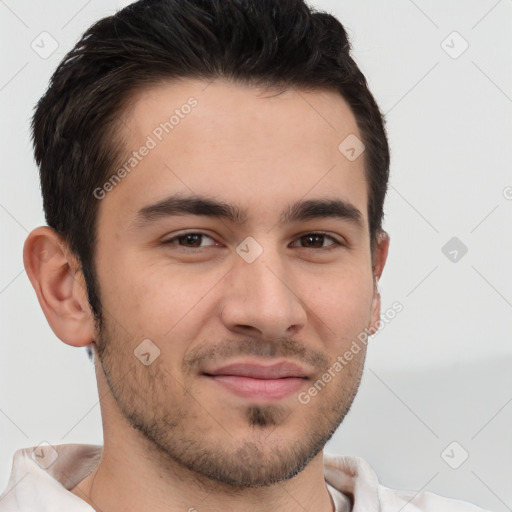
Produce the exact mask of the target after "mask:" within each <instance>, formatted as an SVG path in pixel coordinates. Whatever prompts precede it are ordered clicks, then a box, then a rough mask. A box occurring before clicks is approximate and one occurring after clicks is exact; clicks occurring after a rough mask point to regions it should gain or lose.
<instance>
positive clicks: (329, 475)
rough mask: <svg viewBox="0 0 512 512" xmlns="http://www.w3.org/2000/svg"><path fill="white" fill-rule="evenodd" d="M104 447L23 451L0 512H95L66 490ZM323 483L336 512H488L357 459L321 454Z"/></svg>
mask: <svg viewBox="0 0 512 512" xmlns="http://www.w3.org/2000/svg"><path fill="white" fill-rule="evenodd" d="M101 451H102V446H99V445H90V444H61V445H55V446H53V447H52V446H50V445H47V446H46V447H44V448H42V447H41V446H39V447H35V446H34V447H30V448H21V449H19V450H17V451H16V452H15V453H14V457H13V463H12V471H11V475H10V477H9V482H8V484H7V488H6V490H5V491H4V493H3V494H2V495H1V496H0V512H60V511H65V512H94V509H93V508H92V507H91V506H90V505H89V504H87V503H86V502H85V501H83V500H82V499H80V498H79V497H78V496H75V495H74V494H73V493H72V492H70V489H73V488H74V487H75V485H77V484H78V483H79V482H81V481H82V480H83V479H84V478H85V477H86V476H87V475H89V474H90V473H91V472H92V471H93V470H94V468H95V467H96V466H97V465H98V463H99V461H100V457H101ZM324 478H325V482H326V484H327V489H328V490H329V492H330V493H331V496H332V498H333V502H334V504H335V507H336V508H335V512H398V511H400V512H486V511H484V510H483V509H481V508H478V507H476V506H474V505H471V504H470V503H466V502H464V501H459V500H454V499H450V498H444V497H441V496H438V495H436V494H433V493H430V492H415V491H398V490H394V489H390V488H388V487H384V486H383V485H381V484H379V482H378V479H377V475H376V474H375V472H374V471H373V469H372V468H371V467H370V465H369V464H368V463H367V462H366V461H365V460H364V459H362V458H360V457H353V456H340V455H333V454H327V453H324Z"/></svg>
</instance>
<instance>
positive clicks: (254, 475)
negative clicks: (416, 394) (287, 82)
mask: <svg viewBox="0 0 512 512" xmlns="http://www.w3.org/2000/svg"><path fill="white" fill-rule="evenodd" d="M191 96H193V97H194V98H196V99H197V101H198V105H197V107H195V108H194V109H193V110H192V112H191V113H190V114H189V115H187V116H186V117H185V118H184V119H182V120H180V123H179V124H178V125H177V126H175V128H174V129H173V131H172V132H171V133H169V134H167V135H165V136H164V137H163V139H162V141H161V142H159V143H158V145H157V146H156V147H155V148H154V149H152V150H151V151H150V152H149V154H148V155H147V156H145V157H144V159H143V160H142V161H141V162H140V163H139V164H138V165H137V167H136V168H134V169H133V170H132V171H131V172H130V174H129V175H127V176H126V177H125V178H124V179H123V180H122V181H121V183H119V184H118V185H117V186H116V187H114V188H113V189H112V190H111V191H109V192H108V193H107V194H106V196H105V197H104V199H101V200H100V204H99V212H98V246H97V252H96V254H95V262H96V270H97V276H98V281H99V288H100V296H101V301H102V307H103V315H104V322H105V328H104V330H103V332H101V333H97V332H95V328H94V319H93V316H92V313H91V311H90V309H89V305H88V302H87V296H86V292H85V288H84V281H83V275H82V274H81V272H80V268H79V265H78V263H77V261H76V259H75V258H74V256H73V255H72V254H70V252H69V250H68V249H67V247H66V245H65V244H64V243H63V242H62V240H61V239H60V238H59V236H58V235H57V234H56V233H55V232H53V230H51V229H50V228H48V227H45V226H42V227H39V228H37V229H35V230H34V231H32V232H31V233H30V235H29V236H28V238H27V240H26V242H25V248H24V261H25V266H26V269H27V274H28V276H29V278H30V280H31V282H32V284H33V286H34V288H35V291H36V293H37V296H38V299H39V302H40V304H41V307H42V309H43V311H44V313H45V315H46V318H47V319H48V322H49V324H50V326H51V328H52V329H53V331H54V332H55V334H56V335H57V336H58V337H59V338H60V339H61V340H62V341H63V342H65V343H67V344H69V345H72V346H77V347H83V346H86V345H89V344H91V343H93V346H94V348H95V351H96V352H97V353H96V354H95V357H96V364H95V367H96V376H97V381H98V391H99V396H100V404H101V413H102V421H103V429H104V448H103V452H102V457H101V460H100V463H99V465H98V466H97V467H96V469H95V470H94V471H93V472H92V473H91V474H90V475H89V476H88V477H86V478H85V480H83V481H82V482H76V486H75V488H74V489H73V490H72V492H73V493H74V494H75V495H76V496H78V497H80V498H81V499H83V500H85V501H87V502H88V503H89V504H90V505H92V506H93V507H94V508H95V509H96V510H109V511H111V512H115V511H121V510H123V511H135V510H141V509H144V510H153V511H160V510H162V511H163V510H166V511H167V512H169V511H171V512H172V511H178V510H180V511H183V510H194V509H197V510H200V511H201V512H203V511H217V510H223V511H235V510H237V511H238V510H244V511H249V512H252V511H259V512H262V511H274V510H280V511H283V512H291V511H298V510H311V511H313V510H314V511H321V512H326V511H332V510H333V504H332V501H331V498H330V495H329V493H328V491H327V488H326V485H325V481H324V477H323V452H322V448H323V445H324V444H325V442H326V441H327V439H328V438H329V437H330V435H332V433H333V432H334V430H335V429H336V428H337V427H338V425H339V424H340V422H341V421H342V419H343V417H344V416H345V414H346V413H347V412H348V409H349V408H350V405H351V404H352V401H353V399H354V397H355V394H356V392H357V389H358V386H359V382H360V378H361V374H362V371H363V365H364V358H365V352H366V351H365V346H364V345H362V346H361V350H360V351H359V352H358V353H357V354H356V355H354V358H353V359H352V360H351V361H350V364H348V365H347V366H346V367H344V369H343V371H341V372H339V374H337V376H336V377H335V378H333V379H332V381H331V382H329V383H328V385H327V386H325V388H324V389H322V391H321V392H319V393H318V395H317V396H315V397H314V398H313V399H312V400H311V401H310V402H309V403H308V404H302V403H300V401H299V400H298V399H297V398H298V392H296V393H292V394H291V395H289V396H286V397H285V398H283V399H279V400H274V401H272V402H268V401H265V400H264V399H261V400H258V399H247V398H243V397H240V396H237V395H235V394H233V393H232V392H231V391H229V390H226V389H225V388H223V387H222V386H220V385H218V383H216V382H213V381H212V379H210V378H208V377H205V376H204V375H203V374H202V372H203V371H205V369H207V368H210V369H211V368H212V367H219V366H220V365H224V364H227V363H229V362H232V361H238V360H241V359H243V358H249V357H252V358H255V359H258V360H259V361H265V362H266V363H267V364H268V363H269V362H272V361H284V360H286V361H294V362H296V363H298V364H300V365H302V366H303V367H304V369H305V371H307V375H308V378H307V379H304V385H303V387H301V388H300V390H299V391H302V392H303V391H307V389H308V388H309V387H310V386H311V385H312V384H313V383H314V382H316V381H317V379H318V378H320V377H321V375H322V373H323V372H324V371H325V370H326V369H327V368H328V367H329V366H331V365H332V364H333V363H334V361H335V360H336V358H337V357H338V356H339V355H342V354H344V353H345V351H346V350H348V349H349V348H350V345H351V343H352V341H353V340H355V339H356V338H357V335H358V334H359V333H360V332H362V331H364V329H365V328H372V327H375V324H376V322H377V321H378V320H379V315H380V295H379V292H378V289H377V287H376V283H377V281H378V279H379V277H380V275H381V273H382V270H383V267H384V264H385V261H386V257H387V251H388V246H389V238H388V237H387V235H386V234H385V233H383V234H382V236H381V237H380V238H379V243H378V245H377V246H376V248H375V250H374V251H373V254H372V252H371V250H370V237H369V231H368V217H367V206H368V205H367V183H366V179H365V174H364V158H363V156H361V157H360V158H357V159H356V160H354V161H349V160H348V159H347V158H345V156H344V155H343V154H342V153H340V151H339V150H338V146H339V144H340V142H341V141H343V140H344V139H345V137H347V135H349V134H356V135H357V136H359V131H358V129H357V124H356V121H355V119H354V116H353V114H352V112H351V110H350V108H349V107H348V105H347V103H346V102H345V101H344V100H343V98H342V97H341V96H340V95H339V94H338V93H336V92H332V91H320V90H315V91H304V90H300V91H297V90H287V91H285V92H282V93H281V94H278V93H277V92H276V91H272V92H269V91H263V90H261V89H259V88H256V87H255V86H248V85H240V84H233V83H230V82H227V81H224V80H216V81H214V82H212V83H210V84H208V83H206V82H203V81H200V80H190V79H188V80H183V81H180V82H177V83H173V84H170V83H163V84H160V85H158V86H153V87H151V88H150V89H146V90H144V91H142V92H139V93H138V94H137V95H136V96H135V97H134V98H133V101H132V103H131V106H130V108H129V109H127V110H126V111H125V112H124V113H123V123H122V125H121V127H120V129H121V130H122V134H123V136H124V141H125V147H126V149H127V151H126V155H127V157H128V156H129V154H130V153H131V151H133V150H136V149H137V148H139V147H140V146H141V145H142V144H143V143H144V142H145V141H146V138H147V136H148V135H149V134H151V133H152V131H153V130H154V129H155V127H156V126H158V125H159V123H161V122H163V121H165V120H166V119H168V118H169V116H170V115H171V114H172V112H173V111H174V109H175V108H180V106H181V105H183V104H185V103H186V102H187V99H188V98H190V97H191ZM359 137H360V136H359ZM177 192H179V193H183V194H196V195H202V196H208V197H212V198H215V199H218V200H223V201H225V202H227V203H235V204H237V205H239V206H240V208H244V209H245V210H246V211H247V214H248V219H247V221H246V222H245V223H244V224H241V225H237V224H232V223H230V222H229V221H227V220H225V219H218V218H209V217H206V216H192V215H187V216H173V217H166V218H161V219H159V220H158V221H157V222H155V223H152V224H150V225H147V226H145V227H143V228H136V227H134V224H133V221H134V219H135V215H136V213H137V211H138V210H139V209H140V208H142V207H144V206H146V205H148V204H151V203H154V202H156V201H158V200H161V199H163V198H165V197H167V196H168V195H170V194H173V193H177ZM318 198H327V199H343V200H345V201H349V202H350V203H351V204H352V205H354V206H355V207H356V208H357V209H358V210H360V212H361V214H362V221H363V222H362V224H361V225H360V226H358V225H356V224H355V223H354V222H351V221H349V220H346V219H336V218H325V219H322V218H321V219H311V220H307V221H300V222H296V223H288V224H279V223H278V221H279V216H280V213H281V211H282V209H283V208H284V207H285V206H286V205H287V204H289V203H293V202H295V201H298V200H302V199H318ZM183 231H187V232H188V233H190V232H196V233H197V232H200V233H203V234H205V235H207V236H205V237H204V238H202V239H201V238H200V237H199V239H195V241H194V240H193V241H192V242H190V241H187V240H183V239H181V242H180V241H178V239H176V238H174V241H173V243H170V244H169V243H168V244H163V243H162V242H163V241H165V240H169V239H170V238H172V237H176V236H177V235H178V234H179V235H183ZM318 231H324V232H327V234H328V236H327V237H325V238H322V237H320V238H319V239H318V238H317V239H313V241H312V242H311V241H310V240H308V239H307V238H304V235H305V234H307V233H312V232H318ZM248 236H251V237H253V238H254V239H255V240H256V241H257V243H258V244H259V245H260V246H261V247H262V249H263V252H262V253H261V254H260V255H259V256H258V257H257V258H256V259H255V260H254V261H253V262H252V263H247V262H246V261H245V260H244V259H242V258H241V257H240V256H239V254H238V253H237V252H236V248H237V247H238V246H239V244H240V243H241V242H242V241H243V240H244V239H245V238H246V237H248ZM329 236H332V237H333V238H334V239H335V240H338V241H340V242H343V244H344V245H339V246H338V245H334V247H335V249H333V250H331V251H328V250H327V249H330V248H331V247H333V245H332V244H333V240H332V239H330V238H329ZM209 237H211V238H209ZM301 237H302V238H301ZM180 244H181V246H180ZM184 245H185V247H188V249H186V248H185V247H184ZM198 246H201V247H200V249H197V248H196V247H198ZM45 251H46V252H45ZM45 254H46V255H48V254H51V255H52V256H51V257H50V258H48V257H42V256H41V255H45ZM144 339H150V340H151V341H152V343H153V345H154V346H156V347H158V349H159V350H160V354H159V356H158V357H157V358H156V359H155V360H154V361H153V362H152V363H151V364H149V365H147V366H146V365H144V364H142V363H141V361H140V360H139V359H138V358H137V357H135V356H134V350H135V349H136V348H137V346H138V345H139V344H140V343H141V341H142V340H144Z"/></svg>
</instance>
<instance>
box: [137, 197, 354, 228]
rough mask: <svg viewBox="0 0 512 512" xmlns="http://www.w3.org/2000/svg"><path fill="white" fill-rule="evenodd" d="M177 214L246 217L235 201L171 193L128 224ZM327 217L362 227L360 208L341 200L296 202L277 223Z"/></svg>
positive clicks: (142, 223) (238, 219) (230, 218)
mask: <svg viewBox="0 0 512 512" xmlns="http://www.w3.org/2000/svg"><path fill="white" fill-rule="evenodd" d="M179 215H198V216H206V217H213V218H219V219H225V220H227V221H229V222H231V223H233V224H238V225H243V224H244V223H245V222H247V220H248V215H247V212H246V211H245V210H243V209H241V208H240V207H238V206H237V205H234V204H228V203H225V202H223V201H220V200H217V199H211V198H208V197H202V196H196V195H194V196H184V195H172V196H170V197H167V198H165V199H163V200H161V201H158V202H157V203H154V204H150V205H148V206H144V207H143V208H141V209H140V210H139V211H138V212H137V214H136V216H135V218H134V220H133V221H132V222H131V224H130V225H131V226H133V227H135V228H143V227H145V226H147V225H148V224H152V223H153V222H156V221H157V220H159V219H162V218H166V217H172V216H179ZM326 218H336V219H342V220H346V221H349V222H351V223H353V224H354V225H356V226H357V227H358V228H361V229H362V228H363V227H364V222H363V214H362V213H361V211H360V210H359V209H358V208H356V207H355V206H354V205H353V204H351V203H350V202H348V201H345V200H342V199H308V200H303V201H297V202H295V203H293V204H291V205H288V206H287V207H286V208H285V209H284V210H283V212H282V213H281V216H280V220H279V224H285V223H293V222H300V221H306V220H312V219H326Z"/></svg>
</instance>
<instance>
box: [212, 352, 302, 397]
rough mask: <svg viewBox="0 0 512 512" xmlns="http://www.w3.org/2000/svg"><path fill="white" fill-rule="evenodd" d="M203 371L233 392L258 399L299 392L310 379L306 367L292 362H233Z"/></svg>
mask: <svg viewBox="0 0 512 512" xmlns="http://www.w3.org/2000/svg"><path fill="white" fill-rule="evenodd" d="M202 375H203V376H205V377H207V378H208V379H210V380H211V381H212V382H215V383H216V384H217V385H219V386H220V387H221V388H223V389H224V390H226V391H228V392H230V393H232V394H235V395H237V396H239V397H242V398H245V399H250V400H253V401H257V402H268V401H276V400H281V399H283V398H285V397H287V396H289V395H291V394H293V393H296V392H298V391H299V389H300V388H301V387H303V386H304V385H305V383H306V382H307V381H308V380H309V376H308V373H307V371H306V370H304V369H303V368H301V367H300V366H298V365H296V364H295V363H291V362H280V363H277V364H272V365H263V364H261V363H256V362H241V363H234V364H230V365H226V366H223V367H221V368H216V369H212V370H208V371H205V372H203V374H202Z"/></svg>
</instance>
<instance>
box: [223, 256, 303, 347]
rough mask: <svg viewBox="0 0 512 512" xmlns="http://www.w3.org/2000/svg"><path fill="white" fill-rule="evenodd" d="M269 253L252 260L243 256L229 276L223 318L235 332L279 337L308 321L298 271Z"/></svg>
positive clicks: (293, 333) (296, 331) (226, 284)
mask: <svg viewBox="0 0 512 512" xmlns="http://www.w3.org/2000/svg"><path fill="white" fill-rule="evenodd" d="M269 252H270V251H269V250H266V251H264V253H263V254H262V255H261V256H259V257H258V258H257V259H256V260H255V261H253V262H252V263H247V262H246V261H244V260H242V258H240V259H239V260H237V261H236V263H235V264H234V265H233V267H232V268H231V271H230V272H229V273H228V274H227V276H226V277H227V282H225V284H224V286H225V288H224V289H225V292H224V297H223V305H222V313H221V317H222V322H223V323H224V325H225V326H226V328H228V329H229V330H231V331H232V332H236V333H238V334H244V335H254V336H259V337H261V338H265V339H275V338H280V337H289V336H292V335H295V334H297V333H298V332H299V331H300V330H301V329H302V328H303V327H304V325H305V323H306V318H307V312H306V309H305V307H304V305H303V302H302V297H301V296H300V292H299V291H298V290H297V289H296V288H297V285H296V279H293V278H292V276H293V275H294V274H293V273H292V272H291V270H290V269H289V268H286V266H285V265H284V264H283V263H282V262H281V259H280V257H272V258H270V257H269V255H268V253H269Z"/></svg>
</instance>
